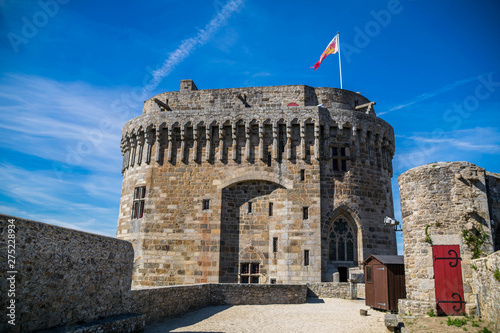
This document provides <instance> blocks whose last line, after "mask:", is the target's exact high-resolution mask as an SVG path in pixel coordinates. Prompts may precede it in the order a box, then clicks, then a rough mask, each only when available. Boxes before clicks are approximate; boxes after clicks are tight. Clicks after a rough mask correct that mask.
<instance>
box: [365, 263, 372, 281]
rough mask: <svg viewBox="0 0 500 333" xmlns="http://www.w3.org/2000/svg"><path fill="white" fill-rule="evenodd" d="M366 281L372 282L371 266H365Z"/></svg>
mask: <svg viewBox="0 0 500 333" xmlns="http://www.w3.org/2000/svg"><path fill="white" fill-rule="evenodd" d="M366 282H370V283H371V282H373V281H372V266H366Z"/></svg>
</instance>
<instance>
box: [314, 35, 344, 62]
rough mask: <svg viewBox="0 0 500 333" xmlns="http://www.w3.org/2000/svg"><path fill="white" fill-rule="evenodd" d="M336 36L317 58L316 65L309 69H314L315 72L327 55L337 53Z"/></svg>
mask: <svg viewBox="0 0 500 333" xmlns="http://www.w3.org/2000/svg"><path fill="white" fill-rule="evenodd" d="M337 37H338V34H337V35H335V37H333V39H332V41H331V42H330V43H329V44H328V46H327V47H326V49H325V50H324V51H323V53H322V54H321V57H319V61H318V62H317V63H315V64H314V66H313V67H310V68H314V70H317V69H318V67H319V65H321V63H322V62H323V60H324V59H325V58H326V57H327V56H328V55H329V54H335V53H337V52H338V50H339V43H338V38H337Z"/></svg>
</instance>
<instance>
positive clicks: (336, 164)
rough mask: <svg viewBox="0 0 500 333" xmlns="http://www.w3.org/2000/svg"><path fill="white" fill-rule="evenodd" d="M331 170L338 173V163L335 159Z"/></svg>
mask: <svg viewBox="0 0 500 333" xmlns="http://www.w3.org/2000/svg"><path fill="white" fill-rule="evenodd" d="M332 169H333V171H339V161H338V160H337V159H333V161H332Z"/></svg>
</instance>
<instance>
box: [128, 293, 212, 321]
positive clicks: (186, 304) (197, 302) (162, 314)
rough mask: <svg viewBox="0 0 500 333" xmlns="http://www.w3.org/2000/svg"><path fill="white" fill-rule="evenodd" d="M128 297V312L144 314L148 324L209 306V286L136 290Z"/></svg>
mask: <svg viewBox="0 0 500 333" xmlns="http://www.w3.org/2000/svg"><path fill="white" fill-rule="evenodd" d="M130 295H131V297H130V310H131V311H132V312H135V313H144V314H146V322H148V323H149V322H153V321H158V320H160V319H163V318H168V317H174V316H177V315H180V314H182V313H184V312H187V311H190V310H195V309H198V308H202V307H205V306H209V305H211V302H210V284H194V285H185V286H170V287H160V288H150V289H137V290H132V292H131V293H130Z"/></svg>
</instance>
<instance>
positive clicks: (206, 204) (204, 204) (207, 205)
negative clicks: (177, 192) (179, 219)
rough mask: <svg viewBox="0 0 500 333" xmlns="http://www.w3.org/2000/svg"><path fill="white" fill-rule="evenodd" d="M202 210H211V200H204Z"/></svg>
mask: <svg viewBox="0 0 500 333" xmlns="http://www.w3.org/2000/svg"><path fill="white" fill-rule="evenodd" d="M202 207H203V208H202V209H203V210H209V209H210V200H209V199H203V204H202Z"/></svg>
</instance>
